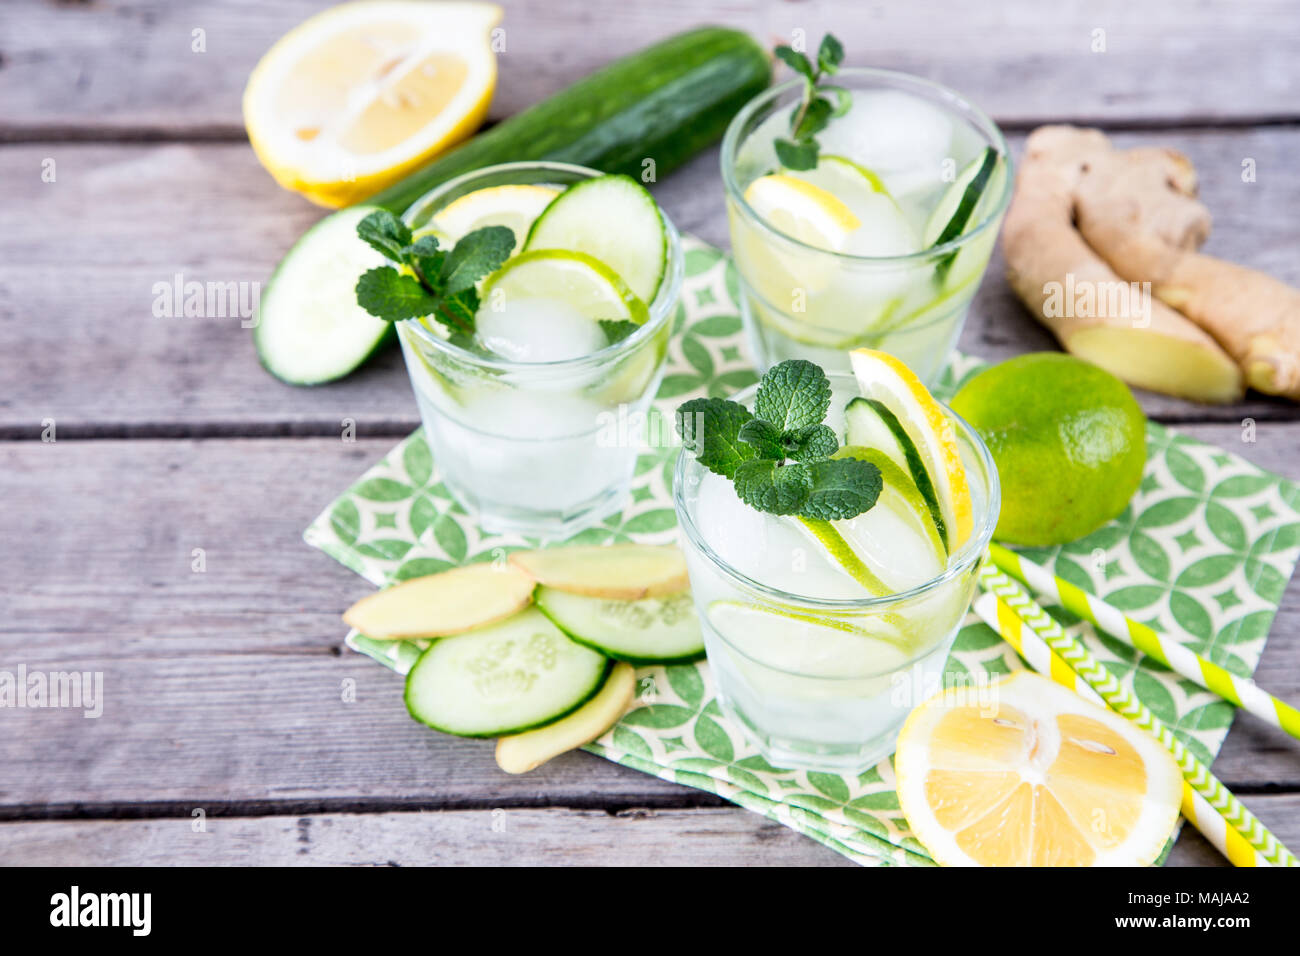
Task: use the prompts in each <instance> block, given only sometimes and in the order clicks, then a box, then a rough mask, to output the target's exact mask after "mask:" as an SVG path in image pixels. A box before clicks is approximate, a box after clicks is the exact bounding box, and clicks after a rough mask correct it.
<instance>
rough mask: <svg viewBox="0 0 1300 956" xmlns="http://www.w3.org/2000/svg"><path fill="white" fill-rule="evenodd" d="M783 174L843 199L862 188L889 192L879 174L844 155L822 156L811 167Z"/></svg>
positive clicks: (860, 190) (791, 170)
mask: <svg viewBox="0 0 1300 956" xmlns="http://www.w3.org/2000/svg"><path fill="white" fill-rule="evenodd" d="M785 175H787V176H793V177H794V178H795V179H802V180H803V181H804V182H806V183H812V184H813V185H814V186H816V187H817V188H818V189H824V190H826V192H828V193H830V194H831V195H832V196H838V197H840V198H841V199H844V200H848V199H849V198H850V197H851V196H853V195H855V194H859V193H861V192H863V191H864V190H865V191H866V192H869V193H884V194H886V195H888V194H889V190H888V189H886V188H885V184H884V182H883V181H882V180H881V178H880V177H879V176H877V175H876V174H875V173H874V172H872V171H871V170H870V169H867V167H865V166H862V165H859V164H858V163H855V162H854V161H853V160H851V159H849V158H848V157H846V156H834V155H830V156H822V157H820V158H818V160H817V165H816V166H815V167H813V168H812V169H787V170H785Z"/></svg>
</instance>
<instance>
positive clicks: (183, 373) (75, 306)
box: [0, 128, 1300, 438]
mask: <svg viewBox="0 0 1300 956" xmlns="http://www.w3.org/2000/svg"><path fill="white" fill-rule="evenodd" d="M1118 139H1119V141H1120V142H1122V143H1125V144H1131V143H1136V142H1149V143H1155V144H1160V145H1171V146H1177V147H1178V148H1181V149H1184V150H1186V151H1187V152H1188V153H1189V155H1191V156H1192V158H1193V159H1194V160H1195V162H1196V163H1197V166H1198V167H1199V168H1200V170H1201V175H1202V180H1203V195H1204V197H1205V199H1206V202H1207V203H1208V204H1209V206H1210V208H1211V209H1212V210H1214V211H1215V213H1216V217H1217V228H1216V230H1215V232H1214V234H1213V235H1212V237H1211V239H1210V243H1209V249H1210V250H1211V251H1213V252H1215V253H1217V254H1220V255H1223V256H1225V257H1227V258H1230V259H1234V260H1236V261H1240V262H1243V263H1247V264H1249V265H1253V266H1256V267H1259V268H1262V269H1265V270H1268V271H1270V272H1272V273H1274V274H1275V275H1277V276H1278V277H1280V278H1282V279H1284V280H1287V281H1290V282H1300V234H1298V233H1297V232H1296V230H1295V229H1294V228H1293V222H1292V220H1291V212H1292V210H1294V209H1296V208H1300V179H1298V178H1297V177H1294V176H1290V175H1288V173H1287V169H1288V168H1289V167H1288V165H1287V164H1288V163H1289V161H1290V160H1289V158H1288V157H1289V156H1291V155H1294V154H1295V153H1296V152H1297V151H1300V130H1298V129H1290V128H1288V129H1280V128H1277V129H1265V130H1229V131H1213V132H1209V131H1204V132H1179V133H1167V132H1166V133H1147V134H1124V135H1121V136H1119V137H1118ZM1019 141H1020V137H1016V143H1017V145H1018V143H1019ZM46 158H53V159H54V160H55V162H56V167H55V168H56V171H57V173H56V174H57V179H56V181H55V182H53V183H43V182H41V179H40V171H41V164H42V161H43V160H44V159H46ZM1243 158H1252V159H1254V160H1255V161H1256V164H1257V170H1258V180H1257V181H1256V182H1255V183H1250V184H1246V183H1242V182H1241V180H1240V170H1241V162H1242V160H1243ZM656 191H657V194H658V196H659V198H660V200H661V201H662V203H663V204H664V206H665V208H666V209H667V210H668V212H669V215H670V216H671V217H672V218H673V219H674V221H675V222H677V223H678V225H679V226H680V227H681V228H683V229H684V230H686V231H690V232H694V233H696V234H698V235H700V236H701V237H702V238H704V239H707V240H709V241H711V242H714V243H718V244H721V245H723V246H724V247H725V246H726V245H727V244H728V242H727V229H726V218H725V209H724V205H723V198H722V190H721V185H720V183H719V181H718V172H717V159H716V154H715V153H710V154H705V155H702V156H700V157H698V158H697V159H696V160H694V161H693V162H692V163H690V164H689V165H688V167H687V168H685V169H684V170H682V171H681V172H679V173H678V174H677V175H674V176H670V177H668V178H666V179H665V181H664V182H662V183H660V184H658V186H657V187H656ZM163 197H165V199H164V198H163ZM0 204H2V205H3V206H4V208H5V209H6V210H8V211H10V212H11V216H10V222H12V223H13V226H12V227H11V229H9V230H5V231H4V232H3V233H0V329H3V330H4V333H5V338H6V341H7V342H8V343H9V348H7V349H5V350H3V351H2V352H0V381H4V382H5V383H6V388H5V389H4V391H3V394H0V437H11V438H12V437H22V438H35V437H38V436H39V435H40V434H41V430H42V425H41V422H42V420H43V419H46V418H53V419H54V420H55V422H56V423H57V426H58V427H59V428H60V429H63V431H62V432H61V433H62V434H64V435H65V436H67V437H73V436H87V435H92V436H95V435H98V436H102V435H111V436H119V437H120V436H146V437H147V436H156V435H163V436H171V435H187V434H197V435H240V434H244V435H268V434H315V435H336V434H339V433H340V431H341V422H342V421H343V419H352V420H354V421H355V422H356V423H357V427H358V433H359V434H361V435H366V434H387V435H398V434H403V433H405V432H407V431H409V430H411V429H412V428H414V427H415V425H416V424H417V416H416V410H415V404H414V402H413V401H412V398H411V393H410V386H409V384H408V382H407V379H406V374H405V370H404V369H403V368H402V363H401V358H400V356H399V355H398V353H397V352H396V351H393V352H390V353H388V354H387V355H385V356H383V357H381V358H379V359H378V360H376V361H375V362H373V363H372V364H371V365H370V366H368V367H367V368H365V369H363V370H362V371H361V372H359V373H358V374H356V375H354V376H352V377H350V378H348V379H346V380H344V381H342V382H338V383H335V384H333V385H329V386H325V387H321V388H315V389H303V388H294V387H292V386H288V385H284V384H282V383H280V382H277V381H276V380H274V379H272V378H271V377H270V376H268V375H267V374H266V373H265V372H264V371H263V370H262V368H261V367H260V366H259V365H258V364H257V359H256V356H255V354H254V351H253V348H252V342H251V337H250V332H249V330H248V329H245V328H242V327H241V321H240V319H239V318H238V317H228V318H220V317H209V318H183V317H182V318H177V317H164V316H157V315H155V314H154V303H155V299H156V298H158V295H157V293H156V292H155V289H154V287H155V284H156V283H161V284H162V287H163V288H167V287H169V286H172V285H174V282H175V278H174V277H175V276H176V275H181V276H182V278H183V281H191V280H192V281H198V282H215V283H222V284H224V283H247V284H256V283H261V282H264V281H265V279H266V277H267V275H268V273H269V271H270V269H271V268H272V267H273V266H274V264H275V262H276V261H277V260H278V259H279V257H280V256H281V255H282V254H283V252H284V251H285V250H286V249H287V248H288V247H289V246H290V245H291V244H292V242H293V240H294V239H295V238H296V237H297V236H298V235H299V234H301V233H302V232H303V231H304V230H305V229H306V228H307V227H308V226H309V225H310V224H311V223H312V222H314V221H315V220H316V218H317V217H318V216H319V215H320V213H319V211H318V210H316V209H315V208H314V207H311V206H309V205H308V204H307V203H306V202H304V201H303V200H301V199H299V198H298V197H296V196H293V195H291V194H288V193H285V192H284V191H282V190H280V189H278V188H277V187H275V186H274V184H272V183H271V182H270V180H269V178H268V177H266V175H265V174H264V173H263V172H262V171H261V170H260V169H259V168H258V167H257V164H256V162H255V160H254V159H253V157H252V155H251V153H250V152H249V150H248V149H247V147H245V146H239V145H229V144H192V145H169V146H163V147H156V146H141V145H119V146H103V145H100V146H85V145H77V144H57V145H51V144H44V145H26V146H9V147H3V148H0ZM69 262H75V263H77V268H76V271H75V275H74V274H70V272H69V268H68V263H69ZM1003 272H1004V266H1003V264H1002V261H1001V259H1000V258H998V259H996V260H995V261H994V262H993V263H992V264H991V266H990V270H989V274H988V276H987V278H986V279H985V282H984V284H983V286H982V288H981V291H980V293H979V297H978V298H977V300H976V303H975V305H974V307H973V309H972V313H971V319H970V321H969V323H968V326H967V329H966V332H965V334H964V336H963V338H962V342H961V345H962V347H963V348H965V349H966V350H968V351H971V352H974V353H976V354H979V355H984V356H987V357H989V358H994V359H996V358H1004V357H1007V356H1009V355H1012V354H1015V353H1017V352H1022V351H1026V350H1032V349H1043V348H1054V347H1055V345H1054V342H1053V340H1052V338H1051V337H1050V335H1048V334H1047V333H1046V332H1045V331H1044V330H1043V329H1041V328H1039V327H1038V326H1037V325H1036V324H1035V323H1034V322H1033V321H1032V319H1031V318H1030V317H1029V316H1028V314H1027V313H1026V312H1025V311H1024V310H1023V309H1022V308H1021V307H1020V305H1019V303H1018V302H1016V300H1015V299H1014V297H1013V296H1012V294H1011V292H1010V289H1009V288H1008V286H1007V284H1006V282H1005V280H1004V279H1003ZM249 289H250V291H251V285H250V286H249ZM162 298H163V299H164V301H163V303H162V304H163V305H167V304H168V303H169V301H170V296H163V297H162ZM1143 402H1144V405H1145V407H1146V410H1147V412H1148V414H1151V415H1153V416H1155V417H1159V418H1162V419H1166V420H1174V421H1179V420H1201V419H1206V418H1212V419H1217V420H1220V421H1240V420H1241V419H1242V418H1243V417H1247V416H1250V417H1254V418H1256V419H1258V420H1267V419H1279V418H1286V419H1296V418H1297V417H1300V406H1297V405H1296V404H1294V403H1289V402H1283V401H1277V400H1268V399H1264V398H1260V397H1252V398H1251V399H1250V400H1249V401H1247V402H1245V403H1243V404H1241V405H1238V406H1232V407H1228V408H1218V409H1214V408H1207V407H1205V406H1199V405H1194V404H1191V403H1188V402H1184V401H1181V400H1178V399H1172V398H1167V397H1164V396H1155V395H1148V396H1143Z"/></svg>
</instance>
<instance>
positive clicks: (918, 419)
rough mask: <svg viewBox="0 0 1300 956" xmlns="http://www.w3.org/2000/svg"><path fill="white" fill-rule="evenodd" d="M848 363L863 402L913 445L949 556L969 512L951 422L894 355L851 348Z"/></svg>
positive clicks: (970, 519) (965, 534) (969, 522)
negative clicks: (874, 404)
mask: <svg viewBox="0 0 1300 956" xmlns="http://www.w3.org/2000/svg"><path fill="white" fill-rule="evenodd" d="M849 361H850V363H851V364H852V366H853V374H854V376H855V377H856V378H857V380H858V388H859V390H860V391H861V392H862V395H863V397H864V398H868V399H875V400H877V401H879V402H881V403H882V404H884V405H885V406H886V407H887V408H888V409H889V410H890V411H891V412H893V413H894V415H895V416H896V417H897V418H898V420H899V422H901V423H902V426H903V428H904V429H905V430H906V431H907V435H908V437H909V438H910V439H911V440H912V443H913V444H914V445H915V446H916V450H917V452H918V453H919V455H920V458H921V462H922V464H923V465H924V467H925V471H926V473H927V475H928V476H929V479H930V481H931V483H932V484H933V486H934V490H935V493H936V495H937V497H938V500H939V509H940V511H941V513H942V516H943V522H944V525H945V527H946V529H947V538H948V550H949V553H952V552H955V551H956V550H957V549H958V548H960V547H961V546H962V544H964V543H965V542H966V539H967V538H969V537H970V535H971V531H972V530H973V528H974V508H973V506H972V504H971V494H970V484H969V482H968V481H967V480H966V466H965V465H964V464H963V463H962V460H961V451H960V449H959V448H958V447H957V433H956V430H955V429H954V428H953V425H952V420H951V419H950V418H949V417H948V415H947V413H946V412H945V411H944V409H943V406H942V405H940V404H939V403H938V402H937V401H936V400H935V398H934V396H933V395H931V394H930V392H929V391H928V390H927V389H926V387H925V386H924V385H922V384H921V380H920V379H919V378H917V377H916V374H915V373H914V372H913V371H912V370H911V369H909V368H908V367H907V366H906V365H904V364H903V363H902V362H900V361H899V360H898V359H897V358H895V357H894V356H892V355H890V354H888V353H887V352H879V351H876V350H874V349H854V350H853V351H852V352H850V353H849Z"/></svg>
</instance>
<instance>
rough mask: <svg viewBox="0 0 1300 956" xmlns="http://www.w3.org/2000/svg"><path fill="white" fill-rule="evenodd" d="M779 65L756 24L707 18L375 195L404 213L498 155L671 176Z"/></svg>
mask: <svg viewBox="0 0 1300 956" xmlns="http://www.w3.org/2000/svg"><path fill="white" fill-rule="evenodd" d="M771 73H772V64H771V60H770V59H769V57H768V55H767V52H766V51H765V50H764V49H763V48H762V47H761V46H759V44H758V42H757V41H756V40H755V39H754V38H753V37H751V36H750V35H749V34H747V33H743V32H741V31H739V30H732V29H729V28H727V27H700V28H699V29H696V30H689V31H687V32H685V33H679V34H676V35H675V36H671V37H669V38H668V39H666V40H663V41H661V42H659V43H656V44H654V45H653V46H650V47H647V48H646V49H644V50H639V51H637V52H636V53H632V54H629V55H628V56H626V57H623V58H622V59H621V60H616V61H615V62H613V63H611V64H610V65H608V66H606V67H604V68H602V69H600V70H597V71H596V72H595V73H593V74H591V75H590V76H588V77H586V78H584V79H582V80H579V81H578V82H577V83H575V84H573V85H572V86H570V87H567V88H566V89H563V90H561V91H560V92H559V93H556V94H555V95H554V96H551V97H549V98H547V99H545V100H542V101H541V102H540V103H537V104H535V105H533V106H530V107H529V108H528V109H526V110H524V111H523V112H521V113H518V114H516V115H514V116H512V117H510V118H509V119H506V120H503V121H502V122H500V123H498V124H497V125H496V126H493V127H492V128H491V129H489V130H487V131H486V132H483V133H480V134H479V135H477V136H475V137H474V138H473V139H470V140H469V141H468V142H466V143H464V144H462V145H460V146H458V147H456V148H455V149H453V150H451V152H448V153H444V154H443V155H442V156H439V157H438V158H437V159H435V160H433V162H431V163H430V164H429V165H427V166H425V167H424V168H423V169H420V170H418V171H416V172H414V173H412V174H411V175H410V176H407V177H406V178H405V179H403V180H402V181H401V182H399V183H395V184H394V185H392V186H390V187H388V188H387V189H385V190H383V191H382V192H379V193H376V194H375V195H374V196H371V197H370V198H368V199H366V200H365V202H366V204H367V205H371V206H382V207H383V208H385V209H388V210H390V211H391V212H394V213H396V214H398V215H400V214H401V213H403V212H405V211H406V209H407V207H408V206H410V205H411V203H413V202H415V201H416V200H417V199H419V198H420V197H421V196H423V195H424V194H425V193H427V192H428V191H429V190H430V189H433V188H434V187H435V186H437V185H439V184H440V183H444V182H446V181H447V180H449V179H452V178H454V177H456V176H459V175H460V174H461V173H467V172H471V171H473V170H476V169H482V168H483V167H484V166H493V165H495V164H497V163H508V162H523V161H536V160H550V161H553V162H564V163H575V164H577V165H580V166H590V167H592V168H593V169H598V170H600V171H601V172H604V173H626V174H627V175H630V176H632V177H633V178H634V179H637V180H638V181H639V180H640V176H641V172H642V166H641V164H642V161H643V160H645V159H653V160H654V162H655V177H656V179H657V178H658V177H659V176H662V175H666V174H667V173H669V172H671V171H672V170H674V169H676V168H677V167H678V166H680V165H681V164H682V163H684V162H685V161H686V160H687V159H689V158H690V157H691V156H693V155H694V154H695V153H697V152H699V151H700V150H701V149H703V148H704V147H705V146H708V145H711V144H712V143H714V142H716V141H717V140H718V139H720V138H721V137H722V134H723V132H725V130H726V128H727V124H728V123H730V122H731V118H732V117H733V116H734V115H735V114H736V113H737V112H738V111H739V110H740V108H741V107H742V106H744V105H745V104H746V103H747V102H749V100H751V99H753V98H754V97H755V96H757V95H758V94H759V93H760V92H762V91H763V89H764V88H766V86H767V84H768V82H769V80H770V79H771Z"/></svg>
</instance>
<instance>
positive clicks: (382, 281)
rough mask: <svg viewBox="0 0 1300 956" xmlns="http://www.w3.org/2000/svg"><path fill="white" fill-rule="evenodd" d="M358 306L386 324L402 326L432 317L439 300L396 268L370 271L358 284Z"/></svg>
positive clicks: (380, 268)
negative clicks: (404, 323) (409, 320)
mask: <svg viewBox="0 0 1300 956" xmlns="http://www.w3.org/2000/svg"><path fill="white" fill-rule="evenodd" d="M356 293H357V304H358V305H360V306H361V308H363V309H365V310H366V311H367V312H369V313H370V314H371V315H373V316H376V317H377V318H380V319H383V320H384V321H385V322H400V321H402V320H403V319H417V318H419V317H420V316H423V315H431V314H433V312H434V310H435V309H437V307H438V299H437V298H436V297H434V296H431V295H430V294H429V293H428V292H427V291H426V290H425V288H424V286H422V285H421V284H420V282H419V280H418V279H416V278H415V277H414V276H408V275H402V274H401V273H400V272H398V271H397V270H396V269H394V268H393V267H392V266H380V267H378V268H376V269H370V270H367V271H366V272H365V273H364V274H363V275H362V276H361V278H360V279H358V280H357V287H356Z"/></svg>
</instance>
